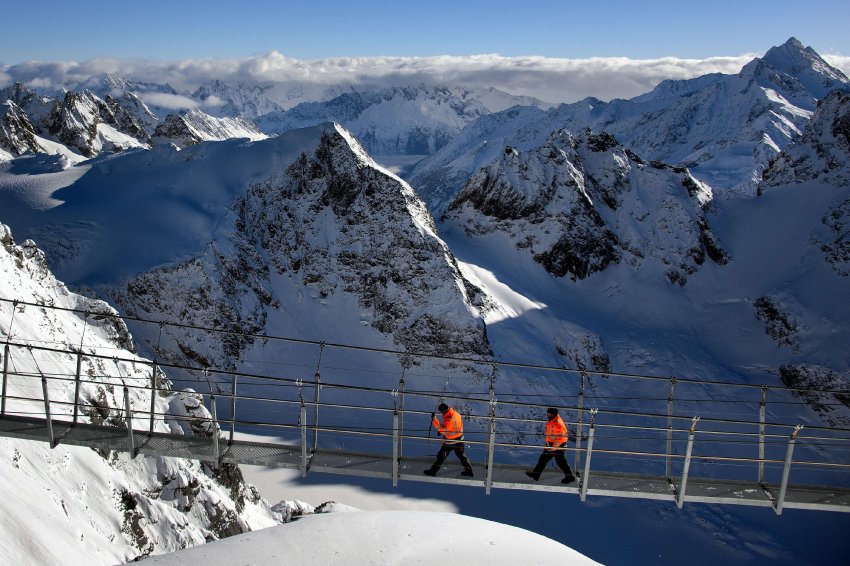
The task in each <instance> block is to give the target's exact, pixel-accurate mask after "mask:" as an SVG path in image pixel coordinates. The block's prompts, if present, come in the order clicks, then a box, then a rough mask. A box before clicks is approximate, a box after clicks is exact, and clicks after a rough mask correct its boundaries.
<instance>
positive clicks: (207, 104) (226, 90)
mask: <svg viewBox="0 0 850 566" xmlns="http://www.w3.org/2000/svg"><path fill="white" fill-rule="evenodd" d="M192 98H193V99H195V100H198V101H200V102H201V105H202V106H203V108H204V111H205V112H206V113H208V114H211V115H213V116H218V117H222V118H248V119H254V118H257V117H258V116H262V115H263V114H268V113H269V112H280V111H282V110H283V108H281V106H280V105H279V104H278V103H276V102H274V101H273V100H271V99H270V98H269V97H268V96H267V95H266V94H265V89H263V88H262V87H260V86H256V85H255V86H247V85H241V84H240V85H232V84H229V83H226V82H224V81H219V80H214V81H210V82H208V83H205V84H202V85H201V86H200V87H198V89H197V90H195V92H193V93H192Z"/></svg>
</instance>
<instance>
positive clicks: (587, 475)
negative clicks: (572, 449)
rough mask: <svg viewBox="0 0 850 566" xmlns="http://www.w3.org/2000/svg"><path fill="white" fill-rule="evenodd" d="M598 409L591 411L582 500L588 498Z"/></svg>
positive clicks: (582, 482)
mask: <svg viewBox="0 0 850 566" xmlns="http://www.w3.org/2000/svg"><path fill="white" fill-rule="evenodd" d="M597 411H598V409H592V410H591V411H590V432H589V433H588V436H587V458H585V459H584V473H583V474H582V475H581V500H582V501H584V500H585V499H586V498H587V484H588V482H589V480H590V456H591V455H592V454H593V436H594V434H595V433H596V423H595V422H594V421H595V420H596V413H597Z"/></svg>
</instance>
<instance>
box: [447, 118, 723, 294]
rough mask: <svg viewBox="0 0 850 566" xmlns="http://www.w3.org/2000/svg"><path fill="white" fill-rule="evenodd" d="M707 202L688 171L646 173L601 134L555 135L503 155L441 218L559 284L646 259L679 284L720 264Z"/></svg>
mask: <svg viewBox="0 0 850 566" xmlns="http://www.w3.org/2000/svg"><path fill="white" fill-rule="evenodd" d="M711 199H712V193H711V189H710V187H708V186H707V185H705V184H703V183H700V182H699V181H697V180H696V179H694V177H693V176H692V175H691V174H690V173H689V172H688V170H687V169H683V168H673V167H671V166H668V165H665V164H663V163H659V162H653V163H651V164H647V163H645V162H644V161H643V160H641V158H640V157H638V156H637V155H635V154H634V153H633V152H631V151H629V150H627V149H626V148H624V147H623V146H622V145H620V144H618V143H617V141H616V140H615V139H614V138H613V137H612V136H610V135H608V134H605V133H601V134H594V133H592V132H590V130H586V131H584V132H582V133H580V134H579V135H578V136H573V135H571V134H569V133H567V132H564V131H558V132H555V133H554V134H553V135H552V137H551V139H550V140H549V141H547V142H546V143H545V144H543V145H541V146H540V147H537V148H534V149H532V150H530V151H527V152H518V151H517V150H516V149H514V148H513V147H510V146H508V147H506V148H505V150H504V152H503V155H502V157H501V159H499V160H498V161H497V162H495V163H494V164H492V165H490V166H488V167H485V168H483V169H482V170H481V171H480V172H479V173H478V174H477V175H475V176H473V177H472V178H471V179H470V180H469V181H467V183H466V185H465V186H464V188H463V189H462V190H461V191H460V193H459V194H458V196H457V198H456V199H455V200H454V201H453V202H452V204H451V205H450V206H449V210H448V212H447V213H446V215H445V216H444V219H445V220H446V221H447V222H451V223H453V224H457V225H459V226H462V228H463V230H464V231H465V232H466V233H467V234H469V235H472V236H474V235H484V234H488V233H491V232H494V231H500V232H503V233H505V234H506V235H507V236H508V237H509V238H510V240H511V241H512V242H513V243H514V245H515V246H516V247H517V248H520V249H523V250H526V252H527V253H529V254H531V256H532V257H533V258H534V259H535V261H537V262H539V263H540V264H541V265H543V266H544V267H545V269H546V270H547V271H549V272H550V273H552V274H553V275H555V276H558V277H563V276H569V277H570V278H571V279H573V280H576V279H584V278H586V277H588V276H590V275H591V274H593V273H595V272H598V271H602V270H604V269H606V268H607V267H608V266H609V265H612V264H617V263H620V262H623V263H625V264H628V265H632V266H634V267H635V268H636V269H638V268H640V266H641V264H642V263H643V262H644V261H647V260H649V259H653V260H655V261H658V262H660V264H662V265H663V266H664V269H665V270H666V271H665V275H666V277H667V278H668V279H669V280H670V281H672V282H675V283H677V284H679V285H684V284H685V283H686V282H687V278H688V276H690V275H691V274H693V273H695V272H696V270H697V269H699V267H700V266H701V265H702V264H703V263H704V262H705V260H706V258H709V259H711V260H713V261H714V262H716V263H718V264H721V265H722V264H725V263H727V262H728V260H729V258H728V255H727V254H726V252H725V251H724V250H723V249H722V248H721V246H720V245H719V244H718V242H717V239H716V237H715V236H714V235H713V234H712V232H711V229H710V227H709V225H708V221H707V219H706V215H705V213H704V211H703V207H704V206H706V205H707V204H708V203H709V202H710V201H711Z"/></svg>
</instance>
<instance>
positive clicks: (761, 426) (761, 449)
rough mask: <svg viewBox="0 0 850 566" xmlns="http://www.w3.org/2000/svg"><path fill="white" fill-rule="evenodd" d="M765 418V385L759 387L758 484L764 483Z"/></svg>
mask: <svg viewBox="0 0 850 566" xmlns="http://www.w3.org/2000/svg"><path fill="white" fill-rule="evenodd" d="M766 417H767V385H762V386H761V403H759V483H761V484H763V483H764V428H765V420H766Z"/></svg>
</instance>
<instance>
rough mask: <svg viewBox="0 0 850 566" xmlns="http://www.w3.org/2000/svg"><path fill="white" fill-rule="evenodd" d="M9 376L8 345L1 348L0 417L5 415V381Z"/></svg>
mask: <svg viewBox="0 0 850 566" xmlns="http://www.w3.org/2000/svg"><path fill="white" fill-rule="evenodd" d="M8 375H9V345H8V344H6V345H5V346H4V347H3V393H2V396H0V417H2V416H4V415H5V414H6V379H7V378H8Z"/></svg>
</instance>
